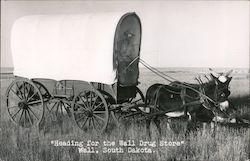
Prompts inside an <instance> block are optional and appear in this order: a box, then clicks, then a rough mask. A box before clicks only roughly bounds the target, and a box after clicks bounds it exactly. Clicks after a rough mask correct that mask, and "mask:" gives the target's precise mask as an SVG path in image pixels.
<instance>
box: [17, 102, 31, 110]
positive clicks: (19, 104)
mask: <svg viewBox="0 0 250 161" xmlns="http://www.w3.org/2000/svg"><path fill="white" fill-rule="evenodd" d="M18 107H19V108H21V109H28V108H29V106H28V103H27V102H26V101H25V100H24V101H21V102H19V103H18Z"/></svg>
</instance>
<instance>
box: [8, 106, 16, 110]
mask: <svg viewBox="0 0 250 161" xmlns="http://www.w3.org/2000/svg"><path fill="white" fill-rule="evenodd" d="M8 108H9V109H11V108H19V107H18V106H12V107H8Z"/></svg>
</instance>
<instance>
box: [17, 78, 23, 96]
mask: <svg viewBox="0 0 250 161" xmlns="http://www.w3.org/2000/svg"><path fill="white" fill-rule="evenodd" d="M16 86H17V90H18V92H19V93H20V95H21V97H22V99H24V97H23V93H22V92H21V90H20V87H19V86H18V84H17V82H16Z"/></svg>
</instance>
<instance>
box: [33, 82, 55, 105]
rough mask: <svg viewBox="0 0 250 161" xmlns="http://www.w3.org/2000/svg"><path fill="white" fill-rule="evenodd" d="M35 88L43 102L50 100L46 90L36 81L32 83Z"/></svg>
mask: <svg viewBox="0 0 250 161" xmlns="http://www.w3.org/2000/svg"><path fill="white" fill-rule="evenodd" d="M32 82H33V83H34V84H35V85H36V86H37V88H38V89H39V91H40V92H41V95H42V97H43V100H44V102H46V101H47V100H48V99H50V98H51V94H50V93H49V91H48V89H47V88H46V87H45V86H44V85H43V84H42V83H40V82H38V81H34V80H33V81H32Z"/></svg>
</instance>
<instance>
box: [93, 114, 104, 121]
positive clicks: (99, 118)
mask: <svg viewBox="0 0 250 161" xmlns="http://www.w3.org/2000/svg"><path fill="white" fill-rule="evenodd" d="M93 116H94V117H96V118H98V119H99V120H102V121H103V122H105V120H104V118H101V117H100V116H98V115H96V114H93Z"/></svg>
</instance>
